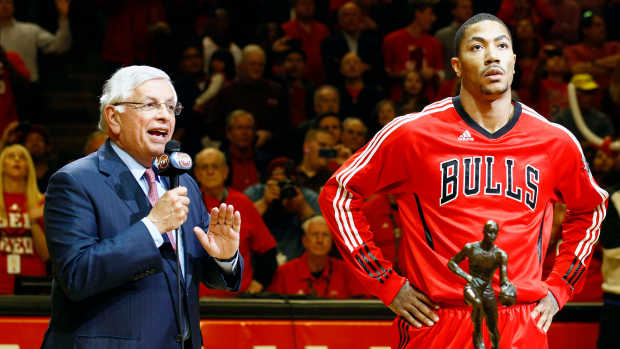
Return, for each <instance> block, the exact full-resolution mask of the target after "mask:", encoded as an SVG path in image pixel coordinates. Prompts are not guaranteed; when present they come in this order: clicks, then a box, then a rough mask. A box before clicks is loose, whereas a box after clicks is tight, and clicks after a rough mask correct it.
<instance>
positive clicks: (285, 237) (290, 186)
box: [244, 157, 320, 264]
mask: <svg viewBox="0 0 620 349" xmlns="http://www.w3.org/2000/svg"><path fill="white" fill-rule="evenodd" d="M294 171H295V165H294V163H293V160H291V159H289V158H286V157H279V158H275V159H273V160H272V161H271V162H270V163H269V165H268V166H267V180H266V181H265V183H260V184H256V185H253V186H251V187H249V188H248V189H246V190H245V191H244V193H245V195H247V196H248V197H249V198H250V200H252V202H253V203H254V206H255V207H256V209H257V210H258V212H259V213H260V214H261V215H262V216H263V220H264V221H265V224H266V225H267V228H269V231H271V234H272V235H273V237H274V238H275V239H276V244H277V247H276V248H277V250H278V256H277V259H278V264H283V263H284V262H286V261H288V260H291V259H293V258H296V257H299V256H301V254H302V253H303V246H302V243H301V236H302V235H303V231H302V229H301V224H302V222H303V221H304V220H306V219H308V218H310V217H312V216H314V215H316V214H317V213H319V212H320V211H319V206H318V201H317V200H318V194H317V193H316V192H314V191H313V190H311V189H309V188H306V187H304V186H300V185H299V184H298V183H296V182H295V172H294Z"/></svg>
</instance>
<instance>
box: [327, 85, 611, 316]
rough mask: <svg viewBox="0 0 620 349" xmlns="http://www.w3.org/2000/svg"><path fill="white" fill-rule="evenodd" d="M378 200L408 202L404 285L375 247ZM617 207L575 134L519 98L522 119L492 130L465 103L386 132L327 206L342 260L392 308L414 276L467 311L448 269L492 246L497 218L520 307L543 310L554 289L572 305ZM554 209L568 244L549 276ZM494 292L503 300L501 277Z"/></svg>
mask: <svg viewBox="0 0 620 349" xmlns="http://www.w3.org/2000/svg"><path fill="white" fill-rule="evenodd" d="M373 193H391V194H393V195H394V196H395V198H396V201H397V203H398V207H399V213H400V218H401V223H402V227H403V232H402V239H401V249H402V254H401V256H402V261H401V263H400V264H401V266H402V271H403V272H404V274H405V277H402V276H400V275H397V274H396V273H394V271H393V268H392V265H391V263H390V262H389V261H387V260H386V259H385V258H384V257H383V254H382V253H381V251H380V250H379V249H378V248H377V247H376V244H375V243H374V241H373V235H372V232H371V231H370V230H369V225H368V222H367V220H366V217H364V215H363V213H362V210H361V208H362V206H363V203H364V198H365V197H368V196H370V195H371V194H373ZM607 199H608V194H607V192H605V191H604V190H602V189H601V188H599V187H598V185H597V184H596V182H595V181H594V179H593V177H592V175H591V173H590V170H589V167H588V165H587V163H586V161H585V158H584V155H583V152H582V151H581V148H580V146H579V143H578V142H577V140H576V139H575V138H574V136H573V135H572V134H571V133H570V132H568V131H567V130H566V129H565V128H563V127H562V126H559V125H557V124H553V123H551V122H549V121H547V120H546V119H545V118H543V117H542V116H540V115H538V114H537V113H536V112H535V111H533V110H532V109H530V108H529V107H527V106H525V105H523V104H521V103H519V102H514V115H513V117H512V119H511V120H510V121H509V122H508V123H507V124H506V125H505V126H504V127H502V128H501V129H500V130H498V131H497V132H495V133H493V134H490V133H489V132H487V131H486V130H485V129H483V128H482V127H480V126H479V125H478V124H477V123H475V122H474V121H473V119H471V117H470V116H469V115H468V114H467V113H466V112H465V110H464V109H463V107H462V105H461V103H460V99H459V98H458V97H455V98H446V99H443V100H441V101H438V102H436V103H433V104H431V105H429V106H427V107H426V108H425V109H424V110H423V111H422V112H420V113H415V114H409V115H405V116H401V117H398V118H396V119H394V120H393V121H392V122H390V123H389V124H388V125H386V126H385V127H384V128H383V129H382V130H381V131H380V132H378V133H377V134H376V135H375V136H374V137H373V139H372V140H371V141H370V142H369V143H368V144H367V145H366V146H364V147H363V148H362V149H360V150H359V151H358V152H357V153H356V154H354V155H353V156H352V157H351V158H350V159H349V160H347V162H346V163H345V164H344V165H343V166H342V167H341V168H340V169H339V170H338V171H337V172H336V173H335V174H334V175H333V176H332V177H331V178H330V179H329V181H328V182H327V183H326V185H325V187H324V188H323V191H322V192H321V195H320V197H319V204H320V206H321V210H322V212H323V215H324V216H325V218H326V219H327V221H328V223H329V226H330V228H331V229H332V231H334V232H335V233H334V241H335V242H336V244H337V246H338V247H339V249H340V251H341V253H342V255H343V257H344V258H345V260H346V261H347V262H349V263H350V264H352V265H353V266H355V270H356V274H357V275H358V276H359V279H360V280H361V282H363V284H364V286H365V287H366V289H367V290H368V291H369V292H370V293H371V294H374V295H376V296H377V297H379V298H380V299H381V300H382V301H383V302H384V303H385V304H390V303H391V302H392V300H393V299H394V297H395V296H396V294H397V293H398V291H399V290H400V288H401V287H402V285H403V284H404V283H405V278H406V279H408V280H409V282H410V283H411V284H412V285H414V286H415V287H417V288H418V289H420V290H421V291H422V292H424V293H425V294H426V295H428V296H429V298H430V299H431V300H433V301H435V302H437V303H439V304H440V305H442V306H463V305H464V300H463V287H464V286H465V281H464V280H463V279H461V278H460V277H458V276H456V275H455V274H454V273H452V272H450V270H449V269H448V267H447V264H448V261H449V260H450V258H452V257H453V256H454V255H455V254H456V253H457V252H459V251H460V250H461V249H462V248H463V246H465V244H466V243H468V242H474V241H480V240H482V239H483V232H482V230H483V227H484V224H485V222H486V221H487V220H489V219H493V220H495V221H496V222H497V223H498V225H499V228H500V230H499V234H498V236H497V240H496V245H497V246H498V247H499V248H501V249H503V250H504V251H506V253H507V254H508V277H509V278H510V280H511V281H512V282H513V284H514V285H515V286H516V288H517V302H518V303H533V302H536V301H537V300H539V299H541V298H543V297H545V295H546V294H547V290H550V291H551V292H552V293H553V295H554V296H555V298H556V300H557V301H558V304H559V306H560V307H562V306H564V304H565V303H566V302H567V301H568V300H569V299H570V298H571V296H572V295H573V293H574V292H575V290H579V289H580V288H581V286H582V284H583V280H584V278H583V276H584V271H585V270H586V268H587V266H588V264H589V261H590V257H591V252H592V248H593V246H594V244H595V243H596V241H597V239H598V236H599V232H600V224H601V222H602V220H603V218H604V216H605V211H606V205H607ZM556 201H563V202H565V203H566V205H567V208H568V209H567V215H566V220H565V222H564V224H563V225H562V228H563V232H562V236H563V243H562V244H561V245H560V251H559V255H558V256H557V257H556V262H555V265H554V268H553V271H552V272H551V275H550V276H549V277H548V278H547V279H546V280H542V278H541V273H542V264H543V261H544V259H545V253H546V251H547V247H548V244H549V238H550V233H551V226H552V222H553V204H554V202H556ZM466 264H467V263H465V262H464V263H461V266H462V267H463V268H464V270H466V271H467V270H468V268H467V265H466ZM493 284H494V287H495V291H496V292H498V291H499V287H498V284H499V273H495V275H494V277H493Z"/></svg>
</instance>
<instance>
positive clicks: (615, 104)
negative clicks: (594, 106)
mask: <svg viewBox="0 0 620 349" xmlns="http://www.w3.org/2000/svg"><path fill="white" fill-rule="evenodd" d="M601 108H603V110H602V111H603V112H604V113H605V114H607V115H609V117H611V120H612V121H613V123H614V128H615V130H616V133H615V135H614V137H615V138H618V137H620V62H618V64H616V68H615V69H614V72H613V73H612V74H611V82H610V83H609V88H608V89H607V91H606V92H605V95H604V96H603V100H602V101H601ZM619 164H620V163H619Z"/></svg>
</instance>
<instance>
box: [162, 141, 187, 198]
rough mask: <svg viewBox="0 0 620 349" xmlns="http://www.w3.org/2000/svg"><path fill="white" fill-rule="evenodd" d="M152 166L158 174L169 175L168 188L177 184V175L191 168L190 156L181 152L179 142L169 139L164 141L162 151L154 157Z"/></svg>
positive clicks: (172, 187)
mask: <svg viewBox="0 0 620 349" xmlns="http://www.w3.org/2000/svg"><path fill="white" fill-rule="evenodd" d="M153 167H154V168H155V169H156V170H157V173H158V174H159V175H160V176H166V177H170V189H174V188H176V187H178V186H179V176H180V175H182V174H183V173H186V172H188V171H189V170H190V169H191V168H192V158H191V157H190V156H189V155H187V154H186V153H182V152H181V144H180V143H179V142H178V141H175V140H171V141H168V143H166V148H165V150H164V153H163V154H161V155H159V156H157V157H155V160H153Z"/></svg>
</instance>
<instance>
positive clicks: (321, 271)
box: [269, 216, 359, 299]
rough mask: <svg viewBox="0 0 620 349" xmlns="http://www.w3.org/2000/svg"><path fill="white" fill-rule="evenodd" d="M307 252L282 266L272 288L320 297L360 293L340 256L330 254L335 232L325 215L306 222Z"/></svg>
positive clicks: (343, 296)
mask: <svg viewBox="0 0 620 349" xmlns="http://www.w3.org/2000/svg"><path fill="white" fill-rule="evenodd" d="M303 230H304V235H303V237H302V241H303V245H304V248H305V253H304V254H303V255H302V256H301V257H299V258H296V259H294V260H292V261H290V262H288V263H286V264H284V265H281V266H280V267H279V268H278V270H277V271H276V274H275V276H274V278H273V283H272V284H271V287H270V288H269V290H270V291H273V292H277V293H280V294H288V295H308V296H312V297H318V298H338V299H342V298H349V297H351V296H354V295H357V294H358V292H359V291H358V290H359V289H358V288H357V287H355V286H356V285H357V283H356V280H354V279H353V277H352V276H351V275H352V274H351V273H349V272H348V271H347V270H348V269H347V266H346V265H345V264H344V262H343V261H342V260H340V259H336V258H334V257H330V256H329V251H330V250H331V248H332V233H331V231H330V230H329V227H328V226H327V223H326V222H325V218H323V217H322V216H314V217H312V218H310V219H308V220H307V221H305V222H304V224H303Z"/></svg>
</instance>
